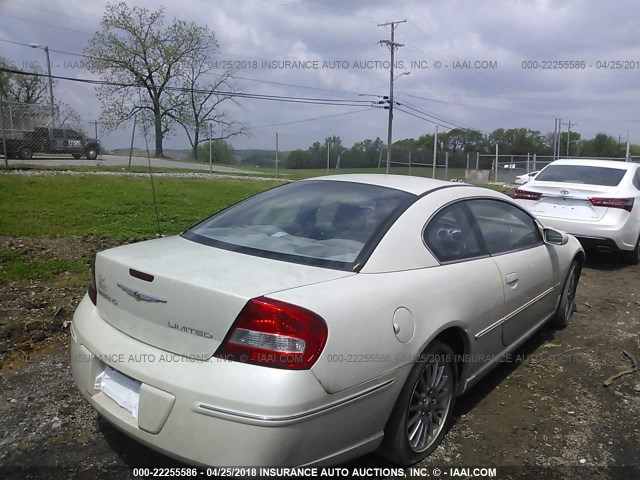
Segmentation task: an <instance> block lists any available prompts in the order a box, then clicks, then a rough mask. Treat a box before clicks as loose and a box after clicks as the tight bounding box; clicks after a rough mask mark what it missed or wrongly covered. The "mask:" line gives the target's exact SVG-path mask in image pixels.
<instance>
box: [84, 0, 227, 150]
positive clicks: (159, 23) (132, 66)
mask: <svg viewBox="0 0 640 480" xmlns="http://www.w3.org/2000/svg"><path fill="white" fill-rule="evenodd" d="M212 45H215V39H212V34H211V32H210V31H209V29H208V28H207V27H202V26H199V25H196V24H195V23H194V22H185V21H182V20H178V19H174V20H173V21H172V22H171V23H170V24H168V25H166V26H165V24H164V8H163V7H160V8H159V9H158V10H156V11H149V10H148V9H146V8H139V7H135V6H134V7H129V6H128V5H127V4H126V3H119V4H117V5H115V4H107V5H106V7H105V13H104V17H103V18H102V22H101V29H100V30H99V31H97V32H96V33H95V34H94V35H93V37H92V38H91V39H90V40H89V44H88V46H87V47H86V48H85V49H84V54H85V55H87V57H88V58H89V61H88V68H89V70H90V71H91V72H93V73H95V74H97V75H99V76H100V79H101V80H103V81H105V82H108V83H107V84H105V85H101V86H99V87H98V88H97V90H98V98H99V100H100V102H101V103H102V118H103V122H104V125H105V128H107V129H116V128H118V127H120V126H121V125H122V124H123V123H125V122H127V121H128V120H129V119H131V118H132V117H133V116H134V115H136V114H137V113H138V112H142V113H143V115H142V120H143V122H142V123H143V127H146V126H149V125H152V126H153V130H154V134H155V156H156V157H162V156H163V139H164V137H165V135H166V134H167V133H168V132H169V131H170V130H171V128H172V124H173V119H174V118H175V115H176V112H177V108H178V101H179V100H178V97H177V96H175V95H171V94H170V93H169V87H171V86H175V85H177V84H179V81H178V79H179V77H180V76H181V75H182V74H183V73H184V67H185V65H186V64H187V59H189V58H191V57H192V56H193V55H195V54H196V53H198V54H203V55H205V54H206V52H211V51H212Z"/></svg>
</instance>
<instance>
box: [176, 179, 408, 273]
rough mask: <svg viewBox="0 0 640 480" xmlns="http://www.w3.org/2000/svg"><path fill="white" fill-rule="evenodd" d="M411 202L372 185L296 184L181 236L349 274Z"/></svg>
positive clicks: (263, 195)
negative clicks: (348, 271)
mask: <svg viewBox="0 0 640 480" xmlns="http://www.w3.org/2000/svg"><path fill="white" fill-rule="evenodd" d="M415 198H416V196H415V195H413V194H410V193H407V192H403V191H400V190H395V189H391V188H386V187H379V186H374V185H366V184H360V183H351V182H341V181H324V180H315V181H314V180H311V181H301V182H295V183H290V184H288V185H285V186H282V187H278V188H275V189H273V190H269V191H267V192H263V193H261V194H259V195H256V196H254V197H251V198H249V199H248V200H245V201H244V202H241V203H239V204H237V205H234V206H232V207H230V208H228V209H226V210H224V211H222V212H220V213H219V214H217V215H214V216H213V217H211V218H209V219H207V220H205V221H204V222H202V223H200V224H198V225H196V226H195V227H193V228H191V229H190V230H188V231H187V232H185V233H184V234H183V236H184V237H185V238H188V239H190V240H194V241H196V242H199V243H204V244H207V245H212V246H215V247H219V248H224V249H227V250H234V251H240V252H243V253H248V254H253V255H258V256H266V257H269V258H276V259H281V260H288V261H293V262H297V263H304V264H309V265H318V266H326V267H329V268H338V269H341V270H351V269H353V268H354V267H355V265H357V264H358V263H359V262H360V259H361V256H362V255H365V254H366V252H370V251H371V249H372V248H373V247H374V246H375V244H377V242H378V241H379V239H380V237H381V235H382V234H383V233H384V232H385V231H386V229H387V228H388V226H389V225H390V224H391V223H392V222H393V221H395V219H396V218H397V217H398V216H399V215H400V214H401V213H402V212H403V211H404V210H405V209H406V207H407V206H408V205H409V204H410V203H412V202H413V200H415Z"/></svg>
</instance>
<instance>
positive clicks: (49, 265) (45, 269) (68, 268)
mask: <svg viewBox="0 0 640 480" xmlns="http://www.w3.org/2000/svg"><path fill="white" fill-rule="evenodd" d="M86 270H87V266H86V264H85V263H84V262H69V261H66V260H60V259H59V258H37V259H34V260H31V261H29V260H26V259H25V258H24V257H23V256H22V254H20V253H19V252H16V251H13V250H2V251H0V283H6V282H10V281H14V280H31V279H36V278H38V279H48V278H52V277H55V276H57V275H60V274H61V273H64V272H70V273H72V274H82V275H83V276H84V275H85V273H86ZM83 272H84V273H83Z"/></svg>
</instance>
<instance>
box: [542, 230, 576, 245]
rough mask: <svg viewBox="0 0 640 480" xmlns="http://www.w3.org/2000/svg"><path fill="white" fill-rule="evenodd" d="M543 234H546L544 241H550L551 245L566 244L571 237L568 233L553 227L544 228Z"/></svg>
mask: <svg viewBox="0 0 640 480" xmlns="http://www.w3.org/2000/svg"><path fill="white" fill-rule="evenodd" d="M542 234H543V236H544V243H548V244H550V245H566V244H567V242H568V241H569V237H568V236H567V234H566V233H563V232H559V231H558V230H554V229H552V228H545V229H543V230H542Z"/></svg>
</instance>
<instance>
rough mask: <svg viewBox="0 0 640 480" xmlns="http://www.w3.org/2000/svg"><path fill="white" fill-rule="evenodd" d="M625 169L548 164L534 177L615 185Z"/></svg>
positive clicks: (557, 180) (556, 180)
mask: <svg viewBox="0 0 640 480" xmlns="http://www.w3.org/2000/svg"><path fill="white" fill-rule="evenodd" d="M625 173H627V170H625V169H623V168H609V167H592V166H589V165H549V166H548V167H547V168H545V169H544V170H542V171H541V172H540V173H539V174H538V176H537V177H536V178H535V179H536V181H539V182H560V183H584V184H588V185H603V186H607V187H615V186H616V185H618V184H619V183H620V181H621V180H622V177H624V175H625Z"/></svg>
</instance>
